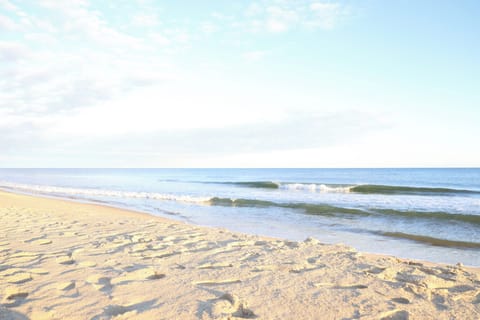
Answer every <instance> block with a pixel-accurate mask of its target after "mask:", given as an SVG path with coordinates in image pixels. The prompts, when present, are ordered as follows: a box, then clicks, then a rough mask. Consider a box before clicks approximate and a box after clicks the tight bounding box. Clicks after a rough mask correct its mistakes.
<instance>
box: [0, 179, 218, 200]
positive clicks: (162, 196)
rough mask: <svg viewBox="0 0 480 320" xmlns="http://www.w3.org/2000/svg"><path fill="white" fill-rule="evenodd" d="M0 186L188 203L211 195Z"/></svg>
mask: <svg viewBox="0 0 480 320" xmlns="http://www.w3.org/2000/svg"><path fill="white" fill-rule="evenodd" d="M0 187H6V188H10V189H14V190H20V191H25V192H34V193H42V194H51V195H82V196H103V197H114V198H139V199H156V200H169V201H179V202H190V203H204V202H207V201H209V200H210V199H211V197H194V196H187V195H173V194H165V193H155V192H135V191H119V190H105V189H82V188H67V187H55V186H44V185H30V184H18V183H10V182H0Z"/></svg>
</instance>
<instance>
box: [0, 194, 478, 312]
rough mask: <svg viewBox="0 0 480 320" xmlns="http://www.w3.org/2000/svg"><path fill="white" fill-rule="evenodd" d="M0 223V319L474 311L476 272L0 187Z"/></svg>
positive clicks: (343, 246) (476, 310)
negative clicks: (16, 191)
mask: <svg viewBox="0 0 480 320" xmlns="http://www.w3.org/2000/svg"><path fill="white" fill-rule="evenodd" d="M0 222H1V225H0V279H1V280H2V281H0V318H2V317H4V318H6V319H9V318H11V319H16V318H15V317H21V316H24V317H27V319H29V318H31V319H42V318H43V319H61V318H73V319H111V318H116V319H117V318H118V319H130V318H138V319H150V318H160V319H171V318H181V319H227V318H229V317H230V318H231V319H236V318H238V319H242V318H259V319H316V318H318V315H322V318H324V319H335V318H351V319H355V318H366V319H409V318H413V319H415V318H423V319H450V318H452V317H453V318H472V317H475V316H476V317H478V316H479V315H480V268H475V267H463V266H461V265H457V266H451V265H445V264H440V263H432V262H427V261H418V260H412V259H398V258H395V257H393V256H387V255H381V254H373V253H359V252H357V251H356V250H355V249H353V248H351V247H348V246H345V245H340V244H337V245H327V244H322V243H320V242H319V241H317V240H316V239H307V240H305V241H303V242H294V241H288V240H282V239H274V238H267V237H263V236H254V235H248V234H241V233H238V232H231V231H228V230H226V229H220V228H213V227H204V226H195V225H190V224H188V223H186V222H182V221H178V220H171V219H167V218H163V217H159V216H153V215H150V214H148V213H142V212H138V211H132V210H128V209H120V208H115V207H110V206H108V205H103V204H90V203H82V202H77V201H75V200H69V199H57V198H45V197H41V196H32V195H24V194H19V193H13V192H8V191H0ZM2 319H3V318H2ZM20 319H24V318H20Z"/></svg>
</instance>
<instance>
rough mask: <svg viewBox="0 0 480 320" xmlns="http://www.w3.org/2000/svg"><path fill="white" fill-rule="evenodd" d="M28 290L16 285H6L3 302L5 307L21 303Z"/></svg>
mask: <svg viewBox="0 0 480 320" xmlns="http://www.w3.org/2000/svg"><path fill="white" fill-rule="evenodd" d="M27 296H28V292H27V291H24V290H22V289H20V288H17V287H8V288H7V289H6V290H5V292H4V297H5V298H4V302H3V304H4V305H5V306H7V307H16V306H18V305H20V304H22V303H23V301H24V300H25V298H26V297H27Z"/></svg>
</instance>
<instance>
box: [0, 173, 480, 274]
mask: <svg viewBox="0 0 480 320" xmlns="http://www.w3.org/2000/svg"><path fill="white" fill-rule="evenodd" d="M0 188H1V189H3V190H6V191H15V192H20V193H27V194H35V195H42V196H48V197H58V198H66V199H74V200H77V201H82V202H93V203H101V204H105V205H109V206H114V207H120V208H127V209H132V210H137V211H142V212H147V213H150V214H152V215H157V216H162V217H167V218H170V219H175V220H180V221H185V222H187V223H191V224H196V225H204V226H213V227H222V228H227V229H229V230H232V231H240V232H244V233H249V234H258V235H264V236H269V237H278V238H284V239H290V240H304V239H306V238H307V237H314V238H317V239H319V240H320V241H322V242H325V243H343V244H346V245H350V246H353V247H355V248H356V249H358V250H360V251H365V252H371V253H381V254H388V255H395V256H398V257H403V258H413V259H421V260H429V261H434V262H441V263H449V264H455V263H459V262H460V263H462V264H464V265H470V266H480V168H444V169H440V168H438V169H437V168H435V169H0Z"/></svg>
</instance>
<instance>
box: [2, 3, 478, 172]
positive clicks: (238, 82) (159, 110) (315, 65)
mask: <svg viewBox="0 0 480 320" xmlns="http://www.w3.org/2000/svg"><path fill="white" fill-rule="evenodd" d="M479 17H480V2H478V1H476V0H472V1H468V0H465V1H446V0H422V1H384V0H365V1H361V0H358V1H346V0H339V1H335V0H330V1H326V0H325V1H322V0H236V1H211V0H210V1H207V0H190V1H186V0H176V1H153V0H152V1H149V0H137V1H134V0H128V1H126V0H104V1H92V0H90V1H89V0H69V1H61V0H38V1H33V0H32V1H27V0H0V167H463V166H466V167H478V166H480V143H479V142H478V141H479V139H480V78H479V75H480V19H479Z"/></svg>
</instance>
